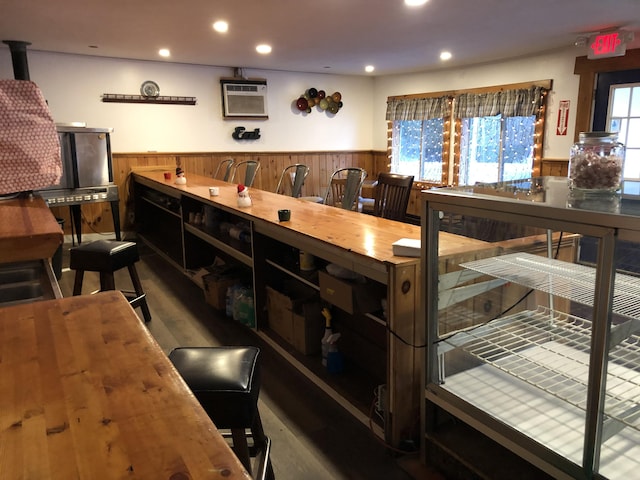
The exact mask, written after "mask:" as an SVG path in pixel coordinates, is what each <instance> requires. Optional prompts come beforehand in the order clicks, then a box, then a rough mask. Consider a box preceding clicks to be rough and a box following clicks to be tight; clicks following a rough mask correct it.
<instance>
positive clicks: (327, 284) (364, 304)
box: [318, 270, 385, 314]
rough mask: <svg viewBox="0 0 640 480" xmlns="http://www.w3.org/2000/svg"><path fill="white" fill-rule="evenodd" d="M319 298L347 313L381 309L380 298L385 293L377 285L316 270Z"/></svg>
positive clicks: (369, 311)
mask: <svg viewBox="0 0 640 480" xmlns="http://www.w3.org/2000/svg"><path fill="white" fill-rule="evenodd" d="M318 279H319V284H320V298H322V299H324V300H326V301H327V302H329V303H331V304H332V305H335V306H336V307H338V308H340V309H342V310H344V311H345V312H347V313H351V314H353V313H356V312H357V313H371V312H375V311H378V310H381V309H382V304H381V302H380V300H381V299H382V298H384V296H385V294H384V292H382V291H381V288H378V286H377V285H375V284H371V283H355V282H350V281H349V280H344V279H341V278H337V277H334V276H332V275H329V274H328V273H327V272H325V271H322V270H320V271H319V272H318Z"/></svg>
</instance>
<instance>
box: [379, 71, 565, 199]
mask: <svg viewBox="0 0 640 480" xmlns="http://www.w3.org/2000/svg"><path fill="white" fill-rule="evenodd" d="M552 84H553V81H552V80H550V79H548V80H539V81H535V82H523V83H513V84H505V85H494V86H489V87H480V88H470V89H461V90H447V91H440V92H428V93H417V94H409V95H398V96H390V97H388V98H387V101H394V100H410V99H421V98H437V97H448V98H449V103H448V111H449V115H448V116H447V117H444V118H443V124H444V131H443V144H442V181H441V183H434V182H429V181H424V180H421V179H416V182H415V183H414V184H415V185H416V188H421V189H422V188H428V187H431V186H443V185H454V186H455V185H458V182H459V175H460V145H459V142H457V141H455V139H459V138H460V135H461V133H462V121H461V119H459V118H454V111H455V110H454V109H455V99H456V97H458V96H460V95H462V94H483V93H495V92H501V91H506V90H518V89H528V88H532V87H541V88H542V89H543V90H544V95H543V99H542V102H541V106H540V108H539V109H538V112H537V115H536V121H535V131H534V151H533V163H532V172H531V176H534V177H535V176H539V175H540V166H541V163H542V152H543V145H544V132H545V118H546V106H547V98H548V92H549V91H550V90H551V87H552ZM393 123H394V122H393V120H387V156H388V159H389V165H392V164H393V158H392V157H393V131H394V125H393ZM452 136H453V138H454V141H453V142H451V137H452Z"/></svg>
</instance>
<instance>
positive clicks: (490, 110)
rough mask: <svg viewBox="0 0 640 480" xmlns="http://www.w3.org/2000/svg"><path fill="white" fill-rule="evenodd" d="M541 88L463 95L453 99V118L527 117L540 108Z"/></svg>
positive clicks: (542, 90) (542, 89)
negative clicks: (499, 115)
mask: <svg viewBox="0 0 640 480" xmlns="http://www.w3.org/2000/svg"><path fill="white" fill-rule="evenodd" d="M544 90H545V89H544V88H542V87H531V88H522V89H516V90H504V91H500V92H491V93H463V94H461V95H458V96H456V97H455V107H454V109H455V112H454V115H455V118H473V117H490V116H494V115H498V114H501V115H502V116H503V117H529V116H531V115H536V114H537V113H538V111H539V109H540V107H541V106H542V94H543V92H544Z"/></svg>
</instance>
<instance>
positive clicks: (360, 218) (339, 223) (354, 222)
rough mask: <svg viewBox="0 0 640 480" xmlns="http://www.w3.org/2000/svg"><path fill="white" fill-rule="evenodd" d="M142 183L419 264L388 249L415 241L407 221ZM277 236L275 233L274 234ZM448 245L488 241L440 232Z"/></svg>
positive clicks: (267, 225)
mask: <svg viewBox="0 0 640 480" xmlns="http://www.w3.org/2000/svg"><path fill="white" fill-rule="evenodd" d="M133 173H134V174H135V175H136V178H137V180H138V181H140V182H141V183H144V184H147V185H148V186H150V187H152V188H156V189H158V190H160V191H164V192H167V193H168V194H171V193H173V194H174V196H175V194H176V193H181V194H185V195H188V196H191V197H193V198H196V199H199V200H202V201H203V202H208V203H211V204H212V205H214V206H217V207H219V208H223V209H226V210H228V211H231V212H232V213H235V214H237V215H239V216H243V217H245V218H247V219H248V220H251V221H254V222H255V223H256V224H257V225H259V228H258V229H259V230H260V229H264V230H266V231H268V232H270V233H274V232H275V234H278V233H279V234H280V236H286V235H287V234H289V235H291V234H296V235H302V236H306V237H309V238H313V239H316V240H319V241H321V242H325V243H327V244H331V245H334V246H336V247H339V248H341V249H342V250H344V251H348V252H349V253H351V254H357V255H360V256H362V257H363V259H362V260H363V261H364V262H366V261H367V260H368V261H372V262H376V263H378V262H382V263H389V264H393V265H403V264H410V263H419V262H420V259H419V258H409V257H399V256H395V255H393V252H392V247H391V245H392V244H393V242H395V241H397V240H399V239H401V238H414V239H419V238H421V236H420V227H419V226H417V225H411V224H408V223H403V222H397V221H393V220H387V219H384V218H379V217H374V216H373V215H366V214H362V213H359V212H354V211H350V210H344V209H341V208H336V207H331V206H327V205H323V204H318V203H314V202H309V201H305V200H300V199H297V198H292V197H288V196H285V195H278V194H275V193H272V192H266V191H264V190H259V189H257V188H252V189H249V193H250V195H251V198H252V206H250V207H244V208H240V207H238V204H237V185H236V184H235V183H234V184H232V183H227V182H223V181H221V180H215V179H213V178H208V177H204V176H201V175H193V174H189V173H188V172H186V173H185V177H186V178H187V184H186V185H176V184H175V177H174V176H173V175H172V178H171V179H170V180H165V179H164V176H163V172H162V171H134V172H133ZM212 186H216V187H219V189H220V195H218V196H215V197H213V196H210V195H209V187H212ZM279 209H289V210H291V220H290V221H288V222H279V221H278V210H279ZM275 234H274V236H276V238H277V235H275ZM443 235H445V236H446V237H447V241H446V242H442V241H441V242H440V243H441V247H440V249H441V254H442V255H455V254H457V253H464V252H468V251H471V250H479V249H485V248H487V247H488V244H487V243H486V242H482V241H480V240H475V239H471V238H467V237H462V236H460V235H453V234H443Z"/></svg>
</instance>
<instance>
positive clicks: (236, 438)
mask: <svg viewBox="0 0 640 480" xmlns="http://www.w3.org/2000/svg"><path fill="white" fill-rule="evenodd" d="M231 438H232V439H233V451H234V453H235V454H236V457H238V460H240V462H242V465H244V468H246V469H247V472H249V474H251V455H250V454H249V445H248V444H247V434H246V432H245V429H244V428H232V429H231Z"/></svg>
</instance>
